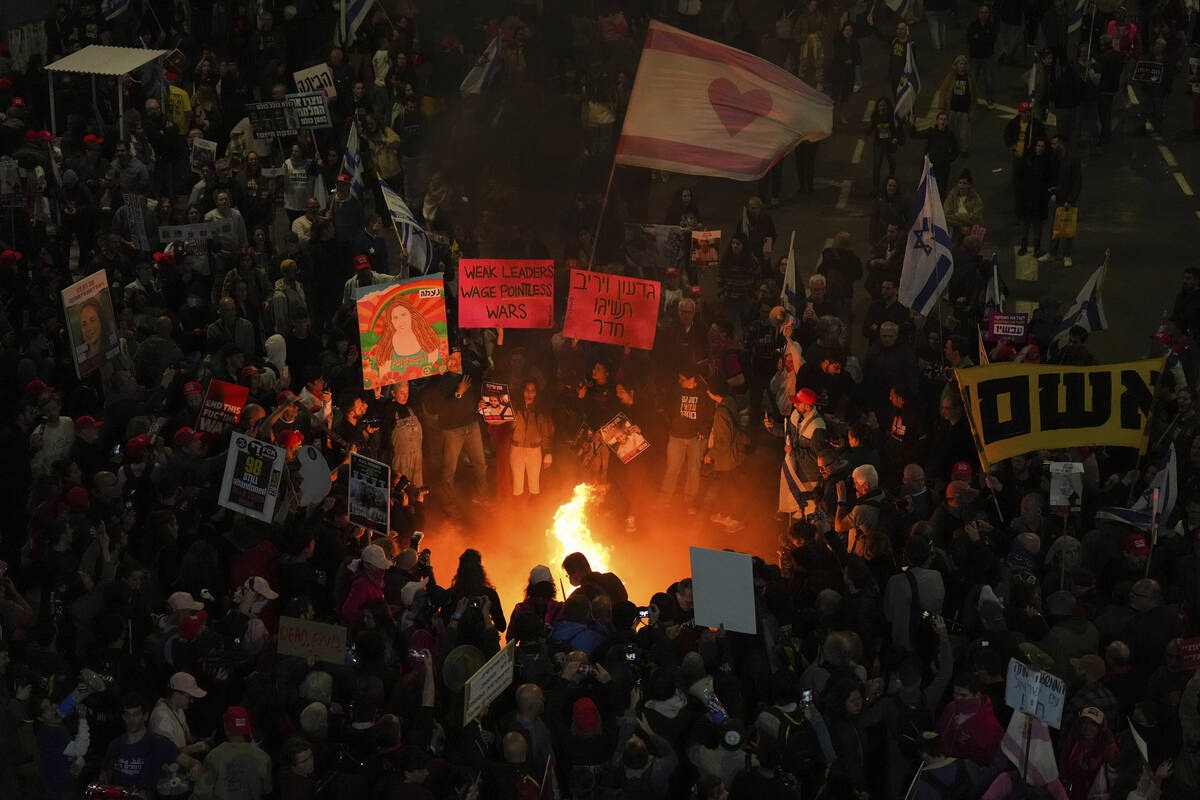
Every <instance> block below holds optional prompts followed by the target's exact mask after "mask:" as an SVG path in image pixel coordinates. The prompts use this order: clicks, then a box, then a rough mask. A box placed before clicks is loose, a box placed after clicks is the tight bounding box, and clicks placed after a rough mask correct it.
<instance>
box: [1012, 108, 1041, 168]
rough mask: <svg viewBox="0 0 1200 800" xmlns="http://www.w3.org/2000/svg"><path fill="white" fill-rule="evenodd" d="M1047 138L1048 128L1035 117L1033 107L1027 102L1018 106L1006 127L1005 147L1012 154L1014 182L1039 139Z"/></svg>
mask: <svg viewBox="0 0 1200 800" xmlns="http://www.w3.org/2000/svg"><path fill="white" fill-rule="evenodd" d="M1045 138H1046V126H1045V125H1043V124H1042V121H1041V120H1039V119H1035V118H1034V116H1033V107H1032V106H1030V105H1029V103H1027V102H1025V101H1021V102H1020V103H1019V104H1017V115H1016V116H1015V117H1013V118H1012V119H1010V120H1009V121H1008V124H1007V125H1005V126H1004V146H1005V147H1007V148H1008V149H1009V152H1011V153H1012V157H1013V163H1012V174H1013V182H1014V183H1015V182H1016V180H1017V174H1018V172H1019V171H1020V166H1021V161H1022V160H1023V159H1024V158H1025V154H1026V153H1027V152H1029V151H1030V150H1031V149H1032V146H1033V143H1034V142H1035V141H1037V140H1038V139H1045Z"/></svg>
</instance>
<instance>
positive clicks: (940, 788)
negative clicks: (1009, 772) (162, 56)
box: [912, 731, 997, 800]
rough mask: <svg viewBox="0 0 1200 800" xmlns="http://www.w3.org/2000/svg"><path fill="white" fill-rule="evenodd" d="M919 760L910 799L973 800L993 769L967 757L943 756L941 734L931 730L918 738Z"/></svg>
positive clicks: (990, 779) (985, 786)
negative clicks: (919, 739)
mask: <svg viewBox="0 0 1200 800" xmlns="http://www.w3.org/2000/svg"><path fill="white" fill-rule="evenodd" d="M921 760H922V762H923V764H924V766H923V768H922V769H921V777H920V778H919V779H918V780H917V784H916V786H915V787H914V788H913V793H912V800H975V798H977V797H980V796H982V795H983V792H984V790H985V789H987V788H988V785H989V784H990V783H991V782H992V779H993V778H995V777H996V772H997V770H996V769H995V767H994V766H992V765H987V766H980V765H979V764H976V763H975V762H974V761H972V760H971V759H969V758H954V757H953V756H948V755H946V754H945V752H943V748H942V737H940V736H939V735H938V734H936V733H934V732H932V731H926V732H925V733H924V735H923V736H922V737H921Z"/></svg>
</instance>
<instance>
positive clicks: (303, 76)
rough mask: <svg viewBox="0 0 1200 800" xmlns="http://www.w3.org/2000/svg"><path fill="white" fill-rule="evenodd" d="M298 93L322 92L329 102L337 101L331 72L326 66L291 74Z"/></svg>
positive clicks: (299, 70) (313, 67) (317, 65)
mask: <svg viewBox="0 0 1200 800" xmlns="http://www.w3.org/2000/svg"><path fill="white" fill-rule="evenodd" d="M292 80H294V81H295V82H296V91H298V92H324V93H325V96H326V97H328V98H329V99H330V100H336V99H337V87H336V86H334V84H333V70H331V69H330V68H329V65H328V64H316V65H314V66H311V67H305V68H304V69H298V70H296V71H295V72H293V73H292Z"/></svg>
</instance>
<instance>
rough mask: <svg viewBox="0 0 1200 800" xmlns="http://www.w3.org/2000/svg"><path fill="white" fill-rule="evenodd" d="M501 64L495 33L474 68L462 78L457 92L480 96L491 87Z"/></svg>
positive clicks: (498, 39)
mask: <svg viewBox="0 0 1200 800" xmlns="http://www.w3.org/2000/svg"><path fill="white" fill-rule="evenodd" d="M501 63H502V62H501V60H500V34H498V33H497V34H496V36H495V37H494V38H493V39H492V41H491V43H490V44H489V45H488V46H487V47H486V48H485V49H484V51H483V53H482V54H481V55H480V56H479V60H478V61H476V62H475V66H473V67H471V71H470V72H468V73H467V76H466V77H465V78H463V81H462V83H461V84H460V85H459V87H458V91H460V92H461V93H463V94H482V93H483V90H484V89H486V88H487V87H488V86H489V85H491V83H492V79H493V78H495V77H496V73H497V72H499V71H500V64H501Z"/></svg>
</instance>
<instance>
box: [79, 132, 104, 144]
mask: <svg viewBox="0 0 1200 800" xmlns="http://www.w3.org/2000/svg"><path fill="white" fill-rule="evenodd" d="M83 143H84V144H104V140H103V139H101V138H100V137H99V136H97V135H96V134H94V133H89V134H88V135H87V136H85V137H83Z"/></svg>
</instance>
